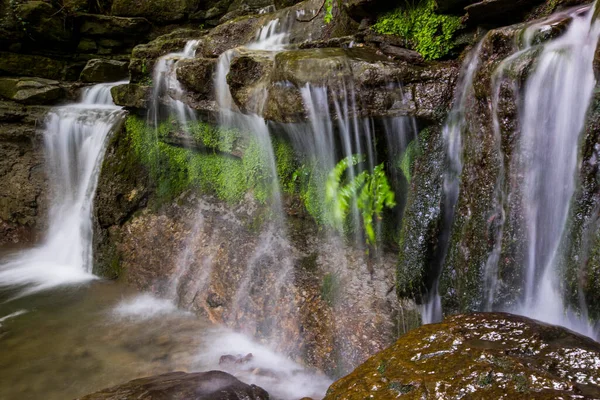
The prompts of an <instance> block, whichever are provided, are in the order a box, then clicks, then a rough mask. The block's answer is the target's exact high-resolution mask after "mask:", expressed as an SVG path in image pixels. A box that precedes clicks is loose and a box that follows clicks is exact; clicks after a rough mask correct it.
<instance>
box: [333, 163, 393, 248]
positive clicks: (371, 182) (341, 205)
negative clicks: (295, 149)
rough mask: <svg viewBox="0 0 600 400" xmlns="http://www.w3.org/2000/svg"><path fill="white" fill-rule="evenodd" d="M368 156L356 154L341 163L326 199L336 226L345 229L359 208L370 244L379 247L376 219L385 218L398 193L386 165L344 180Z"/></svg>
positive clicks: (335, 172)
mask: <svg viewBox="0 0 600 400" xmlns="http://www.w3.org/2000/svg"><path fill="white" fill-rule="evenodd" d="M363 161H364V157H363V156H361V155H353V156H350V157H347V158H345V159H343V160H341V161H340V162H339V163H338V164H337V165H336V166H335V168H333V170H332V171H331V172H330V173H329V176H328V178H327V182H326V184H325V199H326V202H327V203H328V204H329V206H330V210H331V213H332V219H333V221H334V222H335V224H336V226H338V227H339V226H342V224H343V223H344V221H345V220H346V219H347V217H348V214H349V211H350V207H351V205H352V204H354V202H356V207H357V208H358V210H359V211H360V214H361V216H362V227H363V229H364V232H365V238H366V242H367V245H369V246H376V245H377V235H376V232H375V227H374V219H375V218H377V219H381V214H382V212H383V209H384V207H388V208H392V207H394V206H395V205H396V202H395V196H394V192H393V191H392V189H391V187H390V184H389V182H388V180H387V177H386V175H385V171H384V165H383V164H380V165H378V166H376V167H375V168H374V169H373V171H372V172H368V171H363V172H361V173H360V174H358V175H356V176H355V177H354V178H352V179H346V180H344V179H343V178H344V175H345V173H346V171H347V170H348V169H349V168H350V167H353V166H355V165H357V164H359V163H361V162H363Z"/></svg>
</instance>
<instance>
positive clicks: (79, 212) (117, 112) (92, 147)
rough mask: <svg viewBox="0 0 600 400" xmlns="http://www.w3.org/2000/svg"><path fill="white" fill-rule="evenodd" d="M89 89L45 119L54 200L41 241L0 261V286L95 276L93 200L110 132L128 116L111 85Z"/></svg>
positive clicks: (29, 287)
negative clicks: (113, 93)
mask: <svg viewBox="0 0 600 400" xmlns="http://www.w3.org/2000/svg"><path fill="white" fill-rule="evenodd" d="M121 83H122V82H120V83H114V84H100V85H96V86H93V87H91V88H88V89H85V90H84V92H83V96H82V99H81V101H80V102H79V103H77V104H71V105H67V106H64V107H57V108H54V109H53V110H52V111H50V113H49V114H48V116H47V117H46V124H45V129H44V144H45V151H46V164H47V170H48V179H49V183H50V190H51V192H52V197H51V198H52V199H53V200H52V204H51V206H50V211H49V228H48V231H47V232H46V234H45V238H44V240H43V242H42V243H41V245H39V246H38V247H36V248H33V249H31V250H27V251H24V252H22V253H19V254H17V255H15V256H13V257H12V258H10V259H9V260H8V261H7V262H6V263H4V264H2V265H0V288H9V287H24V288H25V289H24V291H23V293H31V292H34V291H39V290H44V289H47V288H51V287H54V286H59V285H63V284H69V283H77V282H83V281H86V280H90V279H93V278H94V276H93V275H92V248H91V246H92V233H93V231H92V203H93V199H94V195H95V191H96V186H97V183H98V175H99V172H100V166H101V163H102V159H103V156H104V151H105V149H106V145H107V138H108V136H109V134H110V133H111V132H112V131H113V130H114V129H115V128H116V127H117V126H118V124H119V123H120V122H121V121H122V119H123V117H124V112H123V111H122V110H121V108H120V107H117V106H115V105H114V104H113V102H112V98H111V95H110V88H111V87H112V86H115V85H118V84H121Z"/></svg>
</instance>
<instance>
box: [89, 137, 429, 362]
mask: <svg viewBox="0 0 600 400" xmlns="http://www.w3.org/2000/svg"><path fill="white" fill-rule="evenodd" d="M126 127H127V125H126ZM132 134H133V135H135V134H136V133H135V131H132V132H131V133H128V131H127V129H125V130H123V131H122V132H117V133H116V134H115V135H114V136H113V138H112V141H111V145H110V146H109V148H108V150H107V157H106V159H105V161H104V163H103V168H102V172H101V175H100V178H99V183H98V190H97V193H96V199H95V201H94V207H95V212H94V214H95V218H96V220H97V224H96V228H95V233H94V248H95V252H94V257H95V264H94V265H95V273H98V274H102V275H103V276H104V275H106V276H111V277H115V276H118V277H119V279H123V280H125V281H126V282H128V284H130V285H132V286H134V287H136V288H138V289H140V290H148V291H152V292H155V293H164V291H165V290H168V287H167V286H168V285H167V286H165V284H167V283H168V282H169V279H168V278H166V277H171V276H174V275H173V274H181V275H180V276H182V277H184V278H183V279H182V280H181V285H180V288H179V290H178V293H179V296H180V297H179V299H180V300H179V301H180V304H181V305H182V306H183V307H185V308H188V309H191V310H194V311H195V312H198V313H200V314H202V315H205V316H206V317H208V318H209V319H210V320H212V321H214V322H217V323H224V324H226V325H227V326H230V327H232V328H235V329H238V330H239V331H242V332H244V333H246V334H248V335H250V336H253V337H256V338H258V339H259V340H265V341H269V342H270V343H273V345H274V346H276V348H277V349H278V350H280V351H282V352H284V353H285V354H290V355H291V357H293V358H294V359H298V360H304V362H305V363H306V364H307V365H311V366H314V367H316V368H319V369H320V370H322V371H326V372H328V373H335V372H336V371H338V373H339V371H349V370H350V369H351V368H353V367H355V366H356V365H357V364H358V363H360V362H362V361H364V360H365V359H366V357H367V356H369V355H370V354H373V353H374V352H376V351H379V350H381V349H382V348H383V347H385V346H386V345H388V344H389V343H390V342H391V340H393V338H394V337H395V335H397V332H398V329H401V330H404V329H408V328H407V327H408V326H413V325H414V320H418V317H416V315H417V314H418V311H415V308H414V305H413V303H412V302H410V301H407V302H403V303H401V304H400V303H399V302H398V300H397V298H396V296H395V293H393V291H390V288H391V287H393V285H394V274H395V264H396V254H395V253H393V252H390V253H385V254H382V255H381V257H380V258H379V257H378V258H377V259H376V261H371V262H370V264H371V265H373V264H374V265H375V266H374V274H373V276H372V278H370V279H365V276H370V274H369V272H368V268H369V267H368V264H369V262H367V257H366V255H365V253H364V250H362V249H360V248H353V247H352V246H350V245H347V244H346V243H345V242H344V241H343V239H341V238H339V237H337V236H335V235H333V236H332V235H330V234H328V233H326V232H323V231H319V230H318V229H317V227H316V226H315V225H314V223H313V222H311V221H310V220H308V219H306V218H303V217H301V216H298V212H297V210H296V211H290V213H291V216H290V217H289V218H288V223H289V225H288V226H289V228H288V232H289V238H287V237H285V236H283V235H281V234H280V230H279V229H277V228H276V226H274V225H273V223H271V222H269V221H268V219H266V218H265V215H266V213H268V210H269V208H268V206H267V207H265V206H263V205H261V204H260V203H258V202H257V201H256V200H254V198H253V196H252V195H251V194H247V195H246V196H245V197H244V199H243V200H241V201H239V202H236V203H226V202H224V201H221V200H218V199H217V198H216V197H215V196H214V195H211V194H210V193H211V192H210V191H209V192H202V191H201V190H200V189H198V191H195V190H194V191H192V192H188V193H184V194H182V195H181V196H179V197H178V198H177V199H176V200H173V201H166V202H165V200H162V201H161V200H160V198H158V197H157V195H156V192H155V191H156V185H155V184H153V183H152V182H150V181H149V179H148V176H147V173H148V170H147V169H146V168H145V167H144V166H143V165H140V164H139V161H136V158H135V157H134V154H135V149H134V148H133V147H132V145H133V144H132V141H131V139H130V135H132ZM137 134H140V133H139V132H138V133H137ZM163 140H165V139H163ZM211 153H212V152H211ZM210 157H211V158H216V154H213V155H211V156H210ZM223 157H224V159H225V160H230V159H231V157H230V156H227V155H223ZM216 169H217V171H220V170H219V169H218V167H216ZM218 173H222V172H218ZM199 179H201V182H200V183H199V186H200V187H203V185H204V183H202V182H205V183H208V182H209V181H205V179H206V178H203V177H199ZM130 200H131V201H130ZM200 215H201V218H202V225H201V229H198V228H194V224H195V222H196V221H197V220H198V218H200ZM294 215H296V216H294ZM164 237H169V238H170V240H169V241H168V243H167V242H165V241H164V240H163V239H162V238H164ZM261 243H270V245H269V246H268V248H267V249H265V250H259V251H257V249H263V248H264V246H263V247H261V245H260V244H261ZM183 248H187V249H190V253H189V268H187V269H186V270H185V271H183V272H182V271H179V272H176V271H177V260H178V257H177V254H180V253H181V250H182V249H183ZM248 260H252V261H251V262H249V261H248ZM282 265H286V266H289V268H290V273H289V277H290V278H289V279H286V280H285V282H284V283H278V282H281V275H280V274H279V273H278V272H279V271H281V266H282ZM286 268H287V267H286ZM333 272H336V274H339V276H343V280H342V281H340V284H339V290H338V291H336V295H337V297H336V302H335V307H336V308H335V309H334V308H333V306H332V305H330V304H329V303H327V301H326V300H324V297H323V296H324V295H323V294H322V290H323V289H322V288H323V285H324V280H325V278H324V276H325V275H327V274H332V273H333ZM250 273H251V274H252V277H253V278H252V282H251V283H248V285H250V287H248V292H247V293H248V294H247V295H244V297H243V301H241V302H240V303H239V304H236V301H235V299H236V298H239V296H240V295H239V290H240V287H241V286H242V285H245V284H244V281H245V279H244V277H245V276H246V274H250ZM207 274H208V275H207ZM278 285H282V286H281V288H280V289H276V288H277V287H279V286H278ZM275 293H276V294H277V295H275ZM215 306H216V307H215ZM400 308H402V311H400ZM274 315H277V316H278V318H274V317H273V316H274ZM404 315H405V316H409V315H410V316H411V318H410V321H408V319H407V320H404V317H403V316H404ZM413 317H414V318H413ZM407 318H408V317H407ZM399 321H401V322H399ZM275 324H276V325H275ZM273 326H277V329H273V328H272V327H273Z"/></svg>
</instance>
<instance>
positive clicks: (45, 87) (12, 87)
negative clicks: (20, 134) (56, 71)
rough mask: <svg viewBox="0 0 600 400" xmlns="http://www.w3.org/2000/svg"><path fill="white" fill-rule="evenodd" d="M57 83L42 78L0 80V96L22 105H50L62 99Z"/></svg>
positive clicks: (63, 93) (61, 89) (63, 92)
mask: <svg viewBox="0 0 600 400" xmlns="http://www.w3.org/2000/svg"><path fill="white" fill-rule="evenodd" d="M64 95H65V91H64V89H63V88H62V87H61V86H60V85H59V82H58V81H53V80H49V79H42V78H0V96H2V97H4V98H6V99H8V100H14V101H16V102H19V103H23V104H51V103H54V102H56V101H57V100H59V99H61V98H62V97H64Z"/></svg>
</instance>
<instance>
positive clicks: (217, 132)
mask: <svg viewBox="0 0 600 400" xmlns="http://www.w3.org/2000/svg"><path fill="white" fill-rule="evenodd" d="M187 129H188V132H189V133H190V135H191V136H192V137H193V138H194V139H195V140H197V141H198V142H199V143H202V144H203V145H204V146H205V147H208V148H211V149H214V150H218V151H222V152H224V153H232V152H233V151H234V149H235V148H236V146H237V145H238V144H239V142H240V141H241V140H242V138H241V134H240V132H239V131H237V130H235V129H222V128H217V127H214V126H212V125H210V124H207V123H205V122H195V123H190V124H189V125H188V127H187Z"/></svg>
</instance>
